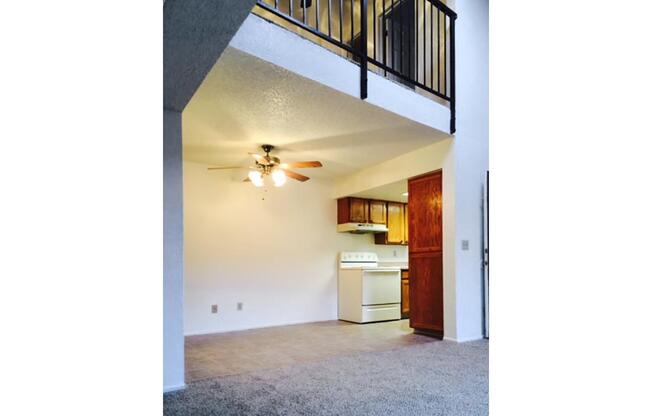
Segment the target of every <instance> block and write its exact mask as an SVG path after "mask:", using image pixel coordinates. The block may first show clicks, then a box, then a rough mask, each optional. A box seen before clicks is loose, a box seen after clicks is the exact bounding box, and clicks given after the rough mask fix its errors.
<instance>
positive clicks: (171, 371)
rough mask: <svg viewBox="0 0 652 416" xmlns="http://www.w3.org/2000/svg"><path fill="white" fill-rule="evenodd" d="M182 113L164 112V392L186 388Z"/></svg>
mask: <svg viewBox="0 0 652 416" xmlns="http://www.w3.org/2000/svg"><path fill="white" fill-rule="evenodd" d="M181 153H182V146H181V113H179V112H176V111H167V110H164V111H163V390H164V391H171V390H176V389H179V388H183V387H184V386H185V383H184V370H183V366H184V349H183V189H182V187H183V179H182V173H183V171H182V162H181V157H182V154H181Z"/></svg>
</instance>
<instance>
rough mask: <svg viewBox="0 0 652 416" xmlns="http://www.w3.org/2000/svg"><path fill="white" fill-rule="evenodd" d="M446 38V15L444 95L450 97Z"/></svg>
mask: <svg viewBox="0 0 652 416" xmlns="http://www.w3.org/2000/svg"><path fill="white" fill-rule="evenodd" d="M446 37H447V36H446V15H444V95H448V62H446V49H448V43H446Z"/></svg>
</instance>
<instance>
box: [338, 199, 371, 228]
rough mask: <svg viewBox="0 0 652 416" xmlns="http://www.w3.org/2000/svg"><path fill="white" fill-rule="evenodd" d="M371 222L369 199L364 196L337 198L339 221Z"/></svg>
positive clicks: (341, 222) (342, 222)
mask: <svg viewBox="0 0 652 416" xmlns="http://www.w3.org/2000/svg"><path fill="white" fill-rule="evenodd" d="M347 222H359V223H368V222H369V200H367V199H363V198H350V197H347V198H340V199H338V200H337V223H338V224H346V223H347Z"/></svg>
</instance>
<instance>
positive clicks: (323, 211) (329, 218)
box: [184, 162, 407, 335]
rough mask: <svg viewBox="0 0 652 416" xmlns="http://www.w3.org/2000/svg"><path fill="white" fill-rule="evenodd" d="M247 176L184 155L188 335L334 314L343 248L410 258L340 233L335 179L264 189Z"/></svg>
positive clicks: (404, 251) (369, 240)
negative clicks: (240, 306)
mask: <svg viewBox="0 0 652 416" xmlns="http://www.w3.org/2000/svg"><path fill="white" fill-rule="evenodd" d="M245 174H246V172H243V171H222V172H208V171H207V170H206V166H205V165H201V164H196V163H190V162H186V163H184V214H185V215H184V218H185V219H184V228H185V290H184V293H185V296H184V332H185V334H186V335H191V334H200V333H212V332H222V331H233V330H240V329H248V328H257V327H264V326H275V325H286V324H292V323H299V322H314V321H322V320H330V319H337V268H336V262H337V254H338V252H340V251H345V250H360V251H362V250H369V251H376V252H377V253H379V256H381V258H385V259H393V252H394V250H396V251H397V259H406V258H407V248H406V247H401V246H381V245H374V244H373V237H372V236H371V235H369V234H367V235H354V234H340V233H337V232H336V225H337V205H336V200H335V199H334V197H333V194H334V190H333V188H334V184H333V183H332V182H328V181H321V180H317V179H311V180H310V181H308V182H306V183H298V182H294V181H290V182H288V183H287V184H286V185H285V186H284V187H282V188H274V187H266V188H263V189H260V188H255V187H253V186H252V185H251V184H250V183H243V182H242V178H243V177H244V175H245ZM263 198H264V200H263ZM237 302H243V304H244V308H243V310H242V311H237V310H236V305H237ZM212 304H217V305H219V306H218V307H219V312H218V313H217V314H211V313H210V306H211V305H212Z"/></svg>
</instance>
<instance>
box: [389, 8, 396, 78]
mask: <svg viewBox="0 0 652 416" xmlns="http://www.w3.org/2000/svg"><path fill="white" fill-rule="evenodd" d="M395 14H396V9H394V0H392V8H391V11H390V15H391V16H392V19H393V18H394V17H395ZM389 24H390V25H391V26H392V27H391V28H390V29H389V30H390V31H391V32H392V33H391V36H392V42H391V45H389V46H390V49H389V57H390V58H391V61H392V67H391V68H392V69H396V66H395V65H396V63H395V62H394V51H395V50H396V42H395V40H394V38H395V36H394V33H396V27H395V26H396V19H394V20H390V21H389Z"/></svg>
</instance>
